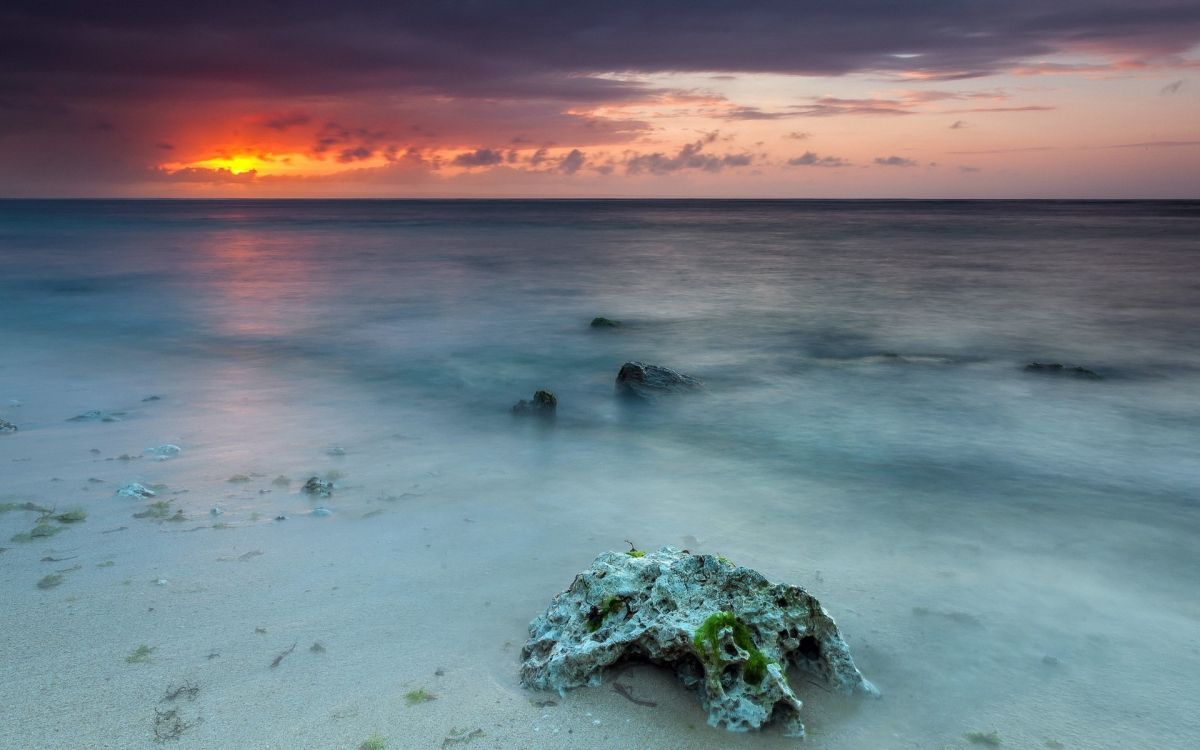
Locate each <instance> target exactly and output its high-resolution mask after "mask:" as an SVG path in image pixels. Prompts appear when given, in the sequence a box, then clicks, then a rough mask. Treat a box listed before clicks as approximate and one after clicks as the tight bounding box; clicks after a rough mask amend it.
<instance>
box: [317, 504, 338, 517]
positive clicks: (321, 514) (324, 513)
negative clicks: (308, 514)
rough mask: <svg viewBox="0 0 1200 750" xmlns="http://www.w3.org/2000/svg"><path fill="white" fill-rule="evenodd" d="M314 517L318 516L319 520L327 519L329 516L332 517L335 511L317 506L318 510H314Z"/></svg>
mask: <svg viewBox="0 0 1200 750" xmlns="http://www.w3.org/2000/svg"><path fill="white" fill-rule="evenodd" d="M312 515H314V516H316V517H317V518H326V517H328V516H332V515H333V511H332V510H330V509H329V508H326V507H324V506H317V507H316V508H313V510H312Z"/></svg>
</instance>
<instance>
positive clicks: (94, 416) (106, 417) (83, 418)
mask: <svg viewBox="0 0 1200 750" xmlns="http://www.w3.org/2000/svg"><path fill="white" fill-rule="evenodd" d="M123 416H125V412H123V411H112V412H109V411H100V410H99V409H91V410H89V411H85V412H84V413H83V414H77V415H75V416H74V417H71V418H70V419H68V420H67V421H68V422H120V421H121V417H123Z"/></svg>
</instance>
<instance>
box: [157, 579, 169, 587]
mask: <svg viewBox="0 0 1200 750" xmlns="http://www.w3.org/2000/svg"><path fill="white" fill-rule="evenodd" d="M154 585H155V586H166V585H167V579H166V578H159V579H157V580H156V581H155V582H154Z"/></svg>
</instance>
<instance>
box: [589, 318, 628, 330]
mask: <svg viewBox="0 0 1200 750" xmlns="http://www.w3.org/2000/svg"><path fill="white" fill-rule="evenodd" d="M591 325H592V328H620V327H621V321H619V320H610V319H609V318H605V317H595V318H592V324H591Z"/></svg>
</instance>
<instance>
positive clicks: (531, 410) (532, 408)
mask: <svg viewBox="0 0 1200 750" xmlns="http://www.w3.org/2000/svg"><path fill="white" fill-rule="evenodd" d="M557 410H558V398H557V397H556V396H555V395H554V394H553V393H551V392H550V391H536V392H534V394H533V400H532V401H526V400H525V399H521V400H520V401H518V402H517V403H515V404H513V408H512V411H513V414H532V415H535V416H540V417H552V416H554V414H555V412H556V411H557Z"/></svg>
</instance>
